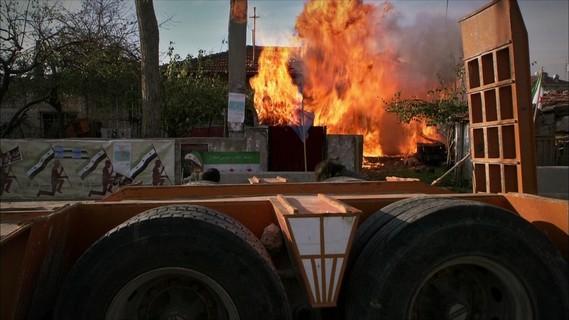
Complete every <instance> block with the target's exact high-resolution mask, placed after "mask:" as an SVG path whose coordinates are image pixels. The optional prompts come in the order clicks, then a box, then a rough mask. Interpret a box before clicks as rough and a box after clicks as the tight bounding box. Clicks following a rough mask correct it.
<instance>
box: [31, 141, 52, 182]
mask: <svg viewBox="0 0 569 320" xmlns="http://www.w3.org/2000/svg"><path fill="white" fill-rule="evenodd" d="M54 157H55V152H54V151H53V148H52V147H51V146H49V149H46V151H45V153H44V154H43V156H41V158H39V160H38V161H37V162H36V164H34V166H33V167H31V168H30V169H29V170H28V171H27V172H26V175H27V176H28V177H29V178H30V179H33V178H34V177H35V176H36V175H37V174H38V173H40V172H42V170H43V169H44V168H45V167H46V166H47V164H48V163H49V162H50V161H51V160H53V158H54Z"/></svg>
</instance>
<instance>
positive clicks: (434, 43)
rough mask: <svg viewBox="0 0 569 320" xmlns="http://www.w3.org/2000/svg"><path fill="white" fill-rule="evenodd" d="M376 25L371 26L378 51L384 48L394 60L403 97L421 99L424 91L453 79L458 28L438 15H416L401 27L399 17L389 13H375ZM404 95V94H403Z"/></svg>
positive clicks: (457, 58)
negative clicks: (378, 16) (377, 37)
mask: <svg viewBox="0 0 569 320" xmlns="http://www.w3.org/2000/svg"><path fill="white" fill-rule="evenodd" d="M375 14H376V15H382V16H383V19H380V18H376V20H379V21H380V22H379V23H378V24H377V25H376V26H375V27H376V28H378V29H380V30H381V31H378V34H380V35H381V37H380V38H379V39H378V46H379V47H388V48H390V50H391V51H392V54H393V55H394V56H396V57H397V62H398V67H397V68H396V69H397V70H396V72H395V74H394V76H396V77H397V78H398V80H399V83H400V84H404V87H402V88H401V89H400V90H402V91H404V95H406V96H408V95H414V96H422V95H423V94H424V91H425V89H427V88H428V89H430V88H433V87H435V86H436V85H437V84H438V77H440V79H441V80H444V81H446V82H448V81H453V80H454V79H455V77H456V74H455V66H456V65H457V64H459V63H461V59H462V58H461V55H462V41H461V35H460V28H459V24H458V22H456V21H451V20H450V19H447V18H445V16H444V15H441V14H430V13H419V14H417V15H416V16H415V19H414V20H413V21H412V22H411V23H404V21H405V16H404V15H403V13H401V12H399V11H397V10H396V9H395V10H393V12H391V13H390V14H389V15H385V14H384V12H383V11H382V10H377V11H376V13H375ZM405 93H406V94H405Z"/></svg>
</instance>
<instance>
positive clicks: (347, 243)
mask: <svg viewBox="0 0 569 320" xmlns="http://www.w3.org/2000/svg"><path fill="white" fill-rule="evenodd" d="M498 18H499V19H498ZM461 27H462V28H463V41H464V44H465V45H464V52H465V66H466V74H467V78H468V96H469V97H468V99H469V107H470V118H471V136H472V139H471V141H472V150H473V155H472V157H473V159H472V162H473V165H474V191H475V192H474V193H472V194H455V193H450V192H448V191H446V190H444V189H439V188H435V187H432V186H429V185H425V184H424V183H421V182H417V181H390V182H386V181H344V182H318V183H316V182H314V183H274V184H271V183H268V184H251V185H237V184H235V185H190V186H153V187H147V186H133V187H125V188H122V189H120V190H119V191H117V192H115V193H113V194H111V195H109V196H107V197H106V198H104V199H102V200H99V201H54V202H43V201H42V202H2V203H1V208H0V220H1V239H0V250H1V251H0V258H1V259H0V267H1V287H0V290H1V291H0V293H1V309H0V318H2V319H24V318H26V319H102V318H105V319H131V318H132V319H134V318H140V319H379V318H388V319H419V318H431V319H567V318H569V289H568V281H569V279H568V273H569V270H568V267H567V263H568V260H569V258H568V257H569V248H568V246H569V245H568V244H569V226H568V221H569V214H568V211H569V208H568V204H569V202H568V201H566V200H556V199H550V198H544V197H540V196H536V195H533V194H532V193H535V191H536V190H535V189H536V176H535V150H534V146H533V144H532V143H528V141H533V130H531V122H529V121H530V120H531V113H532V111H531V108H528V104H529V101H531V99H529V93H528V92H529V91H528V89H529V82H528V81H527V80H528V78H529V57H528V54H527V35H526V34H525V27H524V26H523V22H521V14H520V12H519V8H518V7H517V4H516V2H514V1H494V2H492V3H490V4H489V5H488V6H486V7H484V8H482V9H480V10H479V11H477V12H475V13H473V14H472V15H471V16H468V17H466V18H465V19H464V20H462V21H461ZM489 30H490V31H491V32H489ZM520 35H521V36H520ZM524 35H525V37H526V38H525V39H524V37H523V36H524ZM520 37H521V39H520ZM524 41H525V42H524ZM492 99H493V100H492ZM526 100H527V101H526ZM528 109H529V110H528ZM528 128H529V129H528ZM532 159H533V160H532Z"/></svg>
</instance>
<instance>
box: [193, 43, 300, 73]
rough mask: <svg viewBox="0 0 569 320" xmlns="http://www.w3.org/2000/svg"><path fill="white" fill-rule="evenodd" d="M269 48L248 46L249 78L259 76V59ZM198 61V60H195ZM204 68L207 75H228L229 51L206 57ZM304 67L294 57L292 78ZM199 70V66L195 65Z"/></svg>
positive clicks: (290, 71) (291, 62) (290, 67)
mask: <svg viewBox="0 0 569 320" xmlns="http://www.w3.org/2000/svg"><path fill="white" fill-rule="evenodd" d="M265 48H269V47H265V46H255V48H253V46H247V47H246V57H245V72H246V74H247V77H251V76H254V75H256V74H257V72H258V68H259V64H258V63H259V57H260V55H261V52H262V51H263V49H265ZM291 49H293V50H297V49H296V48H291ZM194 60H197V58H194ZM202 62H203V63H202V68H203V71H204V72H206V73H221V74H227V73H229V51H224V52H219V53H214V54H210V55H207V56H204V57H203V58H202ZM301 65H302V62H301V60H300V59H299V58H298V57H297V56H296V55H293V57H292V58H291V59H290V61H289V73H290V74H291V76H293V77H294V76H295V75H297V73H298V72H299V70H301V68H299V67H300V66H301ZM193 66H195V67H196V68H197V64H193Z"/></svg>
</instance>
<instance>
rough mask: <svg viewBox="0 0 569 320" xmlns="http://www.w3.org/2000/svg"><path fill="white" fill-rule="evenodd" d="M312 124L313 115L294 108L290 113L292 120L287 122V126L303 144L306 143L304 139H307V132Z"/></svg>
mask: <svg viewBox="0 0 569 320" xmlns="http://www.w3.org/2000/svg"><path fill="white" fill-rule="evenodd" d="M313 123H314V113H311V112H308V111H306V110H302V109H299V108H295V109H294V110H293V111H292V118H291V119H290V120H289V126H290V127H291V128H292V130H293V131H294V133H296V135H297V136H298V137H299V138H300V140H302V141H303V142H306V139H307V138H308V130H309V129H310V127H312V124H313Z"/></svg>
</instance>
